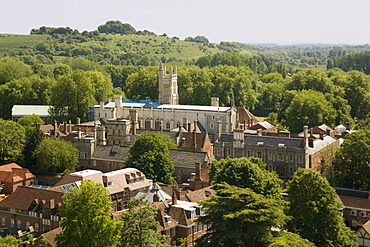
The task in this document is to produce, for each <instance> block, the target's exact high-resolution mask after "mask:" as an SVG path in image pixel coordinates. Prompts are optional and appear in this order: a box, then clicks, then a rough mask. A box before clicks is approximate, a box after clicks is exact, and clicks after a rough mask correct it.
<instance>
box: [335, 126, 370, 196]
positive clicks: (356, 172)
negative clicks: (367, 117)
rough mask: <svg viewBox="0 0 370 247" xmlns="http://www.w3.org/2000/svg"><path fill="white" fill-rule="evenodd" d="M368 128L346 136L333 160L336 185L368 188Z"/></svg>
mask: <svg viewBox="0 0 370 247" xmlns="http://www.w3.org/2000/svg"><path fill="white" fill-rule="evenodd" d="M369 160H370V129H368V128H367V129H363V130H359V131H357V132H354V133H352V134H349V135H347V136H346V139H344V142H343V144H342V145H341V148H340V149H339V150H338V151H337V153H336V154H335V159H334V162H333V170H334V183H335V185H336V186H339V187H344V188H349V189H357V190H370V178H369V177H368V175H367V174H369V173H370V166H369V164H368V161H369Z"/></svg>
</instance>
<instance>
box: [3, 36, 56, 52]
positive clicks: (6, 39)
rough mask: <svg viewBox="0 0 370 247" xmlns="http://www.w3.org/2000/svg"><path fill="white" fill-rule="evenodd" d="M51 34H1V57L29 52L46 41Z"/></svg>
mask: <svg viewBox="0 0 370 247" xmlns="http://www.w3.org/2000/svg"><path fill="white" fill-rule="evenodd" d="M48 37H49V35H14V34H0V57H2V56H4V55H5V54H6V55H10V56H13V55H16V54H19V53H22V52H25V51H26V52H29V50H32V49H33V47H34V46H35V45H36V44H38V43H40V42H43V41H45V40H46V39H47V38H48Z"/></svg>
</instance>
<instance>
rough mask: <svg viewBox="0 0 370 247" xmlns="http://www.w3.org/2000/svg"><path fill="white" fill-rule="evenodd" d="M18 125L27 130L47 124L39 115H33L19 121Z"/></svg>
mask: <svg viewBox="0 0 370 247" xmlns="http://www.w3.org/2000/svg"><path fill="white" fill-rule="evenodd" d="M18 123H19V124H20V125H22V126H24V127H25V128H35V127H36V125H37V124H39V125H44V124H45V122H44V120H42V119H41V118H40V117H39V116H38V115H36V114H31V115H28V116H23V117H21V118H20V119H18Z"/></svg>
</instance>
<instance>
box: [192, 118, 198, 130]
mask: <svg viewBox="0 0 370 247" xmlns="http://www.w3.org/2000/svg"><path fill="white" fill-rule="evenodd" d="M197 123H198V121H197V120H194V129H193V130H194V131H197V125H198V124H197Z"/></svg>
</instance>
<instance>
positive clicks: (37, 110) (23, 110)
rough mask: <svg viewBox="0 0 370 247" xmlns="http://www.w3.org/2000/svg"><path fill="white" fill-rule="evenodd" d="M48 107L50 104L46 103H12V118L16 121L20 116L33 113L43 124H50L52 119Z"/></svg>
mask: <svg viewBox="0 0 370 247" xmlns="http://www.w3.org/2000/svg"><path fill="white" fill-rule="evenodd" d="M49 109H50V106H46V105H14V106H13V108H12V120H13V121H14V122H17V121H18V119H20V118H21V117H24V116H30V115H32V114H35V115H38V116H39V117H40V118H41V119H42V120H43V121H44V122H45V124H50V123H51V122H52V119H51V116H50V114H49Z"/></svg>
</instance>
